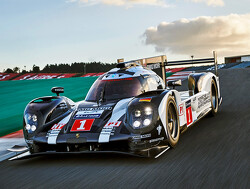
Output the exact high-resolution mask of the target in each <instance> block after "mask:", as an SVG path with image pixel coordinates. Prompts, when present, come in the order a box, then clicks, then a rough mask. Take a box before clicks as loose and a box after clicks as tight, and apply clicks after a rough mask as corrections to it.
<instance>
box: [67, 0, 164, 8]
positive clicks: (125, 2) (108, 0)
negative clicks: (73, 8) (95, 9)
mask: <svg viewBox="0 0 250 189" xmlns="http://www.w3.org/2000/svg"><path fill="white" fill-rule="evenodd" d="M67 2H72V3H73V2H78V3H83V4H86V5H95V4H105V5H114V6H126V7H132V6H134V5H154V6H162V7H167V4H166V3H165V1H164V0H68V1H67Z"/></svg>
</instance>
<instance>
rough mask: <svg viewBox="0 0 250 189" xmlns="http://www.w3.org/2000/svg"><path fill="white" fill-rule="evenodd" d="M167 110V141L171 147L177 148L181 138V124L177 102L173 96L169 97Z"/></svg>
mask: <svg viewBox="0 0 250 189" xmlns="http://www.w3.org/2000/svg"><path fill="white" fill-rule="evenodd" d="M166 108H167V109H166V110H167V111H166V126H167V135H168V136H167V137H168V139H167V140H168V143H169V145H170V146H171V147H175V146H176V144H177V143H178V141H179V138H180V124H179V116H178V109H177V106H176V102H175V100H174V98H173V97H172V96H169V97H168V100H167V107H166Z"/></svg>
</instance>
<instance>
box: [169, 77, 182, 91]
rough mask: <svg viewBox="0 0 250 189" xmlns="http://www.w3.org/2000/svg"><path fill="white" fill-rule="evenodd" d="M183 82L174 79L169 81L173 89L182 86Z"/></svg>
mask: <svg viewBox="0 0 250 189" xmlns="http://www.w3.org/2000/svg"><path fill="white" fill-rule="evenodd" d="M181 85H182V83H181V80H180V79H179V80H172V81H168V86H169V87H170V86H172V87H173V89H174V88H175V86H181Z"/></svg>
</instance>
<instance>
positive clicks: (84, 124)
mask: <svg viewBox="0 0 250 189" xmlns="http://www.w3.org/2000/svg"><path fill="white" fill-rule="evenodd" d="M94 121H95V119H77V120H75V122H74V124H73V126H72V128H71V130H70V131H72V132H74V131H90V129H91V127H92V125H93V123H94Z"/></svg>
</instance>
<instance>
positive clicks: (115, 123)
mask: <svg viewBox="0 0 250 189" xmlns="http://www.w3.org/2000/svg"><path fill="white" fill-rule="evenodd" d="M121 123H122V121H114V122H108V123H106V125H105V126H104V127H119V126H120V125H121Z"/></svg>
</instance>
